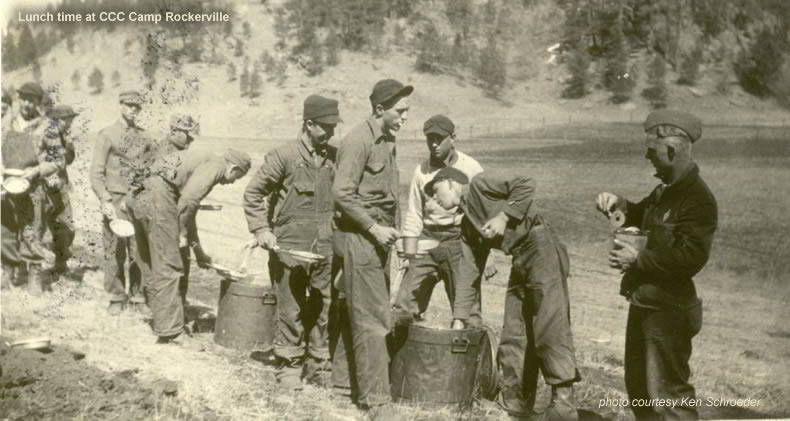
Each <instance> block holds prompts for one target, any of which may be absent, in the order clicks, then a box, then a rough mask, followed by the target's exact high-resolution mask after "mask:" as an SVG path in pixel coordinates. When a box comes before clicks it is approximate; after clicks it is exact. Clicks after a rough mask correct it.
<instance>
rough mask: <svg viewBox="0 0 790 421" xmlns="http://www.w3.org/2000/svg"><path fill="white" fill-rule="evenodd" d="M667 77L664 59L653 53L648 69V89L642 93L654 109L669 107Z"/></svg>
mask: <svg viewBox="0 0 790 421" xmlns="http://www.w3.org/2000/svg"><path fill="white" fill-rule="evenodd" d="M666 75H667V65H666V62H665V61H664V58H663V57H662V56H661V55H660V54H656V53H653V55H652V57H651V58H650V63H648V67H647V83H648V87H647V88H645V89H644V90H643V91H642V96H643V97H644V98H645V99H647V100H648V101H650V105H651V106H652V107H653V108H664V107H666V105H667V85H666V81H665V79H666Z"/></svg>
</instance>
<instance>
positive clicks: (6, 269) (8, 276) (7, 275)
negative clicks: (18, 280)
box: [0, 264, 15, 289]
mask: <svg viewBox="0 0 790 421" xmlns="http://www.w3.org/2000/svg"><path fill="white" fill-rule="evenodd" d="M14 269H15V268H14V265H10V264H3V266H2V272H3V273H1V274H0V276H2V281H0V288H2V289H9V288H11V286H12V285H13V284H14Z"/></svg>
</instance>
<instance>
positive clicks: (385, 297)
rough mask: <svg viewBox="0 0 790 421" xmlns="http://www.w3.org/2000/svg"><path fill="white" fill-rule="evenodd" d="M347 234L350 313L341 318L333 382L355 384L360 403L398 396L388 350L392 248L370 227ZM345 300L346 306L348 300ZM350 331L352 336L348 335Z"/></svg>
mask: <svg viewBox="0 0 790 421" xmlns="http://www.w3.org/2000/svg"><path fill="white" fill-rule="evenodd" d="M342 236H343V237H344V238H343V242H344V248H343V253H342V258H343V283H342V287H343V292H344V293H345V297H346V299H345V305H344V307H345V308H346V310H347V312H346V315H347V317H348V319H347V320H343V317H341V318H340V319H341V320H340V325H341V326H340V327H339V330H340V332H339V333H340V335H339V336H340V337H339V340H338V341H337V345H336V347H335V351H334V354H333V367H332V369H333V372H332V383H333V385H334V386H335V387H339V388H343V387H347V388H348V389H350V390H351V391H352V392H354V394H355V395H356V396H355V397H356V398H357V403H358V404H359V405H360V406H362V407H363V408H368V407H373V406H377V405H382V404H386V403H388V402H390V401H391V400H392V397H391V394H390V385H389V383H390V382H389V353H388V351H387V336H388V334H389V331H390V304H389V303H390V298H389V275H388V273H387V267H388V266H387V264H388V262H389V249H386V248H383V247H381V246H379V245H378V244H376V243H375V240H373V238H371V237H370V236H369V235H368V234H367V233H359V232H351V231H346V232H343V234H342ZM339 305H340V306H343V303H339ZM345 322H347V323H345ZM344 324H345V326H344ZM346 329H348V331H346ZM349 336H350V340H349V341H346V340H344V338H348V337H349ZM349 342H350V345H352V347H353V348H352V352H351V354H352V355H351V356H350V357H349V356H348V354H347V353H348V348H347V346H348V345H349ZM349 363H350V364H349ZM335 370H338V372H337V373H336V372H335ZM346 380H347V382H346Z"/></svg>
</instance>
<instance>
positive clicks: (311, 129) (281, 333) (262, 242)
mask: <svg viewBox="0 0 790 421" xmlns="http://www.w3.org/2000/svg"><path fill="white" fill-rule="evenodd" d="M338 122H340V112H339V110H338V102H337V100H334V99H330V98H325V97H323V96H319V95H310V96H308V97H307V99H305V101H304V109H303V112H302V128H301V130H300V131H299V134H298V135H297V137H296V139H295V141H293V142H291V143H289V144H286V145H283V146H281V147H279V148H276V149H274V150H272V151H270V152H269V153H267V154H266V157H265V158H264V162H263V165H261V167H260V168H258V171H257V172H256V173H255V175H254V176H253V178H252V179H251V180H250V183H249V184H248V185H247V189H246V190H245V191H244V213H245V215H246V216H247V223H248V225H249V229H250V232H251V233H252V234H253V235H254V236H255V239H256V241H257V244H258V246H260V247H263V248H264V249H267V250H269V275H270V277H271V280H272V282H273V283H274V285H275V292H276V294H277V333H276V334H275V338H274V354H275V356H276V357H277V360H278V361H277V362H278V370H277V374H276V378H277V381H278V383H280V384H281V385H282V386H283V387H284V388H288V389H299V388H301V384H302V381H304V382H307V383H316V384H319V385H322V384H323V383H325V382H324V380H323V374H324V373H325V372H326V370H325V364H326V363H327V361H328V360H329V348H328V343H327V338H328V337H327V334H328V332H327V324H328V317H329V316H328V315H329V304H330V293H331V283H332V278H331V265H332V218H333V216H334V208H335V206H334V202H333V199H332V181H333V180H334V178H335V158H336V152H337V151H336V149H335V147H334V146H330V145H329V144H328V142H329V140H330V139H331V138H332V135H334V132H335V126H336V125H337V123H338ZM279 249H286V250H287V249H291V250H303V251H311V252H314V253H318V254H320V255H322V256H324V257H325V259H324V260H322V261H321V262H319V263H312V264H310V263H304V262H299V261H296V260H294V259H293V258H292V257H290V256H289V255H287V254H283V253H280V252H278V250H279Z"/></svg>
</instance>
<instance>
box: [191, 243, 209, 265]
mask: <svg viewBox="0 0 790 421" xmlns="http://www.w3.org/2000/svg"><path fill="white" fill-rule="evenodd" d="M192 253H194V254H195V262H196V263H197V265H198V267H201V268H206V267H208V265H210V264H211V262H212V259H211V256H209V255H208V254H206V252H205V251H203V247H201V246H200V244H195V245H193V246H192Z"/></svg>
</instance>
